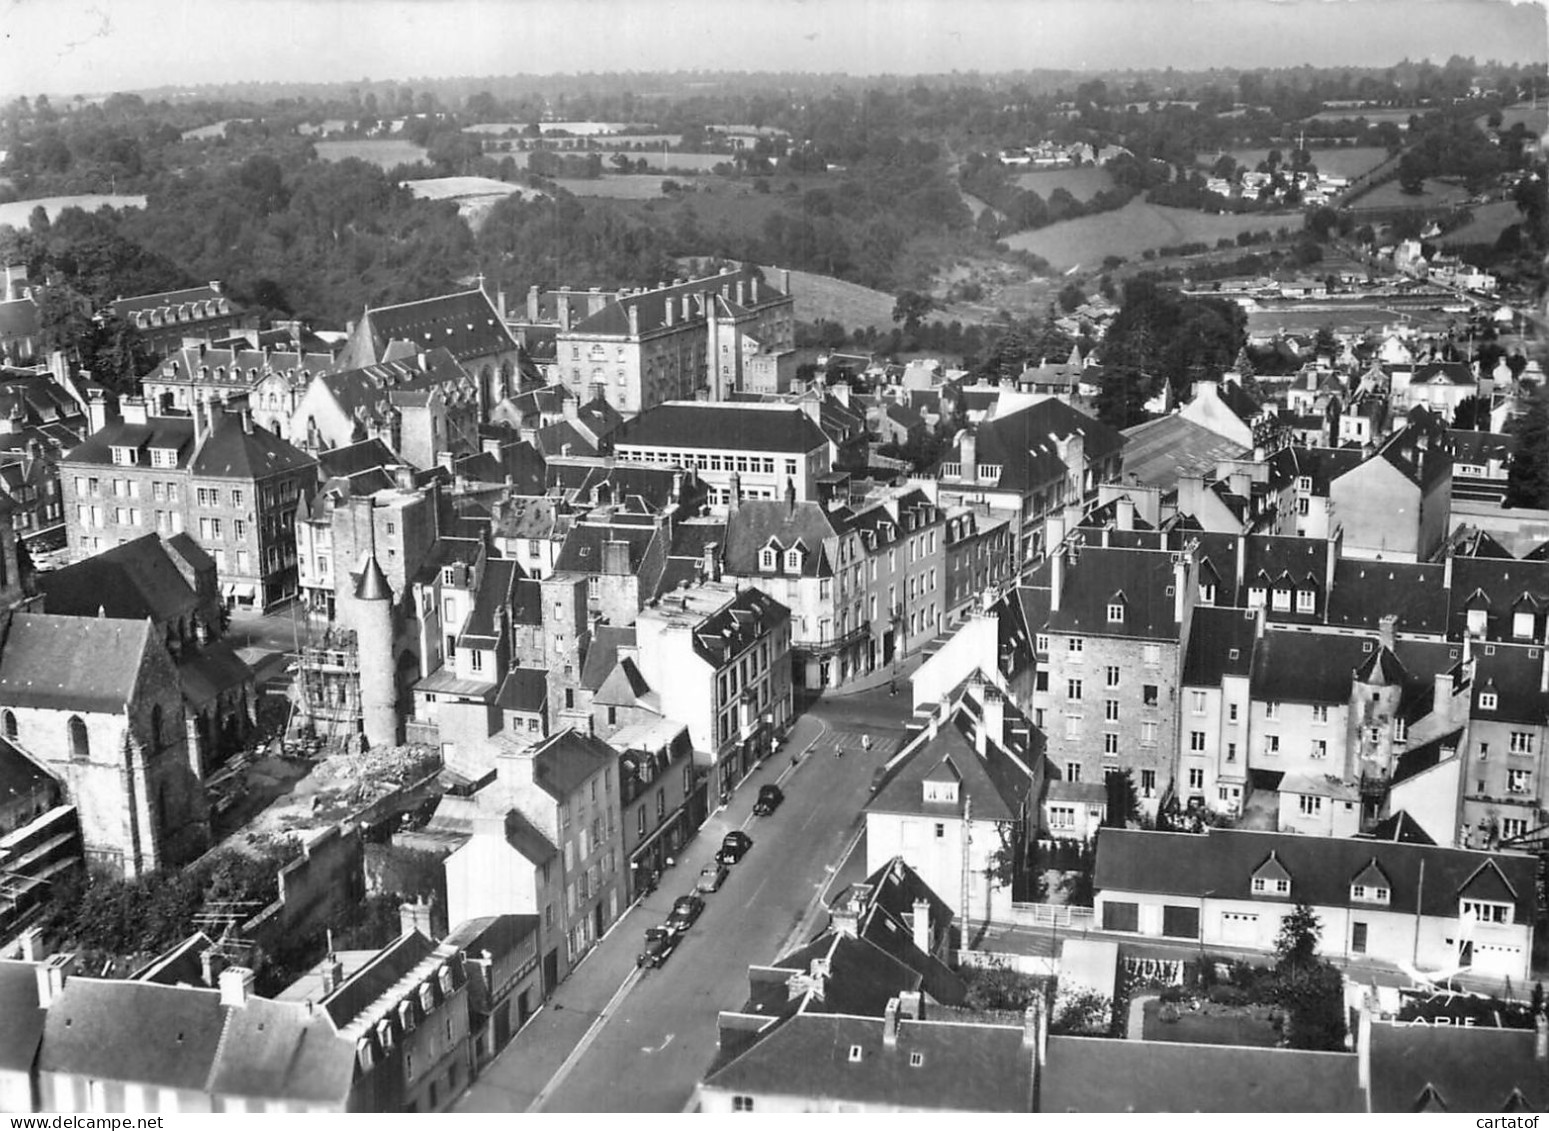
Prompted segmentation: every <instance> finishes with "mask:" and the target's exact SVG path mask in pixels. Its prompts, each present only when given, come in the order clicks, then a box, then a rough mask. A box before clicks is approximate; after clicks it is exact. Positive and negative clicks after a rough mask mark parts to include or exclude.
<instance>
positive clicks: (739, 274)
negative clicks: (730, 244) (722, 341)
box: [561, 268, 786, 337]
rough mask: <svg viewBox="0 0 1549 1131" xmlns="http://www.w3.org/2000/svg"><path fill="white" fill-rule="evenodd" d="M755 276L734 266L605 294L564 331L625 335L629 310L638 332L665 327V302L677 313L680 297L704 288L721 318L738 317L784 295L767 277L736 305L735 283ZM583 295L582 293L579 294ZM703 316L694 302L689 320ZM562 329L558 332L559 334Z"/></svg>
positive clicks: (746, 292) (627, 328) (747, 280)
mask: <svg viewBox="0 0 1549 1131" xmlns="http://www.w3.org/2000/svg"><path fill="white" fill-rule="evenodd" d="M755 277H756V276H755V275H754V274H753V272H752V270H751V269H749V268H738V269H736V270H732V271H727V272H724V273H723V274H720V275H711V276H708V277H705V278H699V279H690V280H688V281H687V282H685V283H683V284H682V285H675V286H670V287H663V288H656V289H652V290H648V291H643V292H640V293H636V294H631V295H623V296H618V295H609V296H608V299H607V301H606V302H605V303H604V304H603V307H602V309H601V310H599V311H598V312H597V313H596V314H592V315H589V316H587V317H584V318H581V319H578V320H577V321H576V322H574V323H572V324H571V328H570V330H569V331H568V333H572V334H581V335H586V336H592V335H599V334H602V335H616V336H619V337H627V336H628V335H629V311H630V310H631V309H634V310H636V311H637V312H638V313H637V314H636V322H637V324H638V326H639V328H640V333H641V334H642V335H644V334H649V333H651V332H653V331H655V330H661V329H665V328H666V327H667V305H668V304H669V303H675V304H677V308H678V313H679V314H681V308H682V296H684V295H692V296H698V295H701V294H704V293H705V292H707V291H712V290H713V291H714V292H715V303H716V312H717V314H718V315H719V316H720V317H722V318H739V317H742V316H744V315H746V314H749V313H751V312H752V311H754V310H757V309H760V308H762V307H765V306H768V305H769V304H770V303H773V302H777V301H779V300H782V299H784V298H785V297H786V296H785V294H784V293H783V292H782V291H780V290H779V288H777V287H775V286H773V285H772V284H770V282H769V281H768V280H767V279H759V281H758V301H757V302H756V303H755V302H753V301H752V295H751V293H750V291H749V290H747V289H745V290H744V297H745V298H746V299H748V301H747V302H745V303H743V304H740V305H739V304H738V303H737V301H736V297H737V283H738V282H739V281H742V282H743V283H744V284H751V283H752V281H753V279H754V278H755ZM722 287H727V288H729V290H728V297H726V298H722V297H721V295H720V288H722ZM582 297H584V296H582ZM703 317H704V315H703V314H702V313H701V312H700V311H699V308H698V306H697V305H695V307H694V309H693V312H692V313H691V315H690V318H689V321H693V320H694V319H696V318H698V319H703ZM682 324H683V320H682V319H681V318H679V319H678V321H677V325H680V326H681V325H682ZM565 333H566V332H565V331H562V332H561V335H562V336H563V335H564V334H565Z"/></svg>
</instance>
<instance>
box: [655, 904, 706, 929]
mask: <svg viewBox="0 0 1549 1131" xmlns="http://www.w3.org/2000/svg"><path fill="white" fill-rule="evenodd" d="M704 909H705V901H704V900H702V899H700V898H699V897H698V896H697V895H680V896H678V901H677V902H676V903H674V904H673V905H672V914H671V915H668V916H667V922H666V923H664V924H662V925H663V926H665V927H666V928H667V929H668V930H669V931H676V932H677V933H678V934H680V935H681V934H682V933H683V932H684V931H686V930H688V929H689V928H690V927H692V926H693V925H694V920H695V919H698V918H699V913H700V912H701V911H703V910H704Z"/></svg>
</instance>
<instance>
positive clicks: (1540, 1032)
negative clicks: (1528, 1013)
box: [1533, 1009, 1549, 1072]
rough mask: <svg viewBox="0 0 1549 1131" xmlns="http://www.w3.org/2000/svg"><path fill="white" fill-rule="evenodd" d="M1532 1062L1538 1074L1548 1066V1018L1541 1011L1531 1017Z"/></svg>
mask: <svg viewBox="0 0 1549 1131" xmlns="http://www.w3.org/2000/svg"><path fill="white" fill-rule="evenodd" d="M1533 1060H1534V1061H1535V1062H1537V1064H1538V1070H1539V1071H1540V1072H1542V1071H1544V1070H1545V1067H1546V1066H1549V1017H1545V1016H1544V1011H1543V1010H1541V1009H1540V1010H1539V1011H1538V1012H1537V1013H1535V1014H1534V1015H1533Z"/></svg>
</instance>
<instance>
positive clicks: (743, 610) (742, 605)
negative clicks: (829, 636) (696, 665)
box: [668, 586, 791, 668]
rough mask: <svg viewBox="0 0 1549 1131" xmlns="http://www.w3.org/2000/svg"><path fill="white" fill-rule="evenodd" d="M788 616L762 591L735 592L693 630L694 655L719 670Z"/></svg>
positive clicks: (788, 614)
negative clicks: (734, 594)
mask: <svg viewBox="0 0 1549 1131" xmlns="http://www.w3.org/2000/svg"><path fill="white" fill-rule="evenodd" d="M668 604H669V605H670V601H668ZM790 615H791V614H790V610H789V609H787V608H786V607H785V606H784V605H782V604H780V602H779V601H776V600H775V599H774V598H773V597H771V596H769V594H767V593H765V592H764V591H763V590H762V589H757V588H753V587H751V586H750V587H749V588H747V589H741V590H738V591H737V594H736V596H734V597H733V598H732V599H731V600H730V601H728V602H726V604H724V605H722V606H721V608H720V609H718V610H717V611H716V612H714V613H712V614H711V615H710V616H708V617H706V618H705V619H704V620H703V621H701V622H700V624H699V625H698V626H697V627H696V628H695V630H694V652H695V653H696V654H697V655H698V656H700V657H701V658H702V659H704V660H705V661H706V662H707V663H709V664H710V665H711V666H712V667H714V668H720V667H722V666H723V665H724V664H726V662H727V661H728V660H729V659H730V658H731V657H733V656H735V655H737V654H738V653H739V652H742V651H744V650H745V649H747V648H748V647H749V646H750V645H752V643H753V642H754V641H755V640H757V639H758V638H759V637H761V636H763V635H764V634H765V633H767V632H769V631H770V630H771V628H773V627H774V626H775V625H776V624H778V623H779V622H780V621H782V620H789V619H790Z"/></svg>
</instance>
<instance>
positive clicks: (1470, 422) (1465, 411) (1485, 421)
mask: <svg viewBox="0 0 1549 1131" xmlns="http://www.w3.org/2000/svg"><path fill="white" fill-rule="evenodd" d="M1452 427H1454V428H1458V429H1463V430H1466V431H1470V432H1485V431H1489V428H1490V408H1489V406H1488V405H1487V404H1485V403H1484V402H1483V401H1481V400H1480V399H1479V398H1478V397H1474V396H1469V397H1464V398H1463V399H1462V400H1460V401H1459V402H1458V407H1457V408H1456V409H1455V410H1454V411H1453V413H1452Z"/></svg>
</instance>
